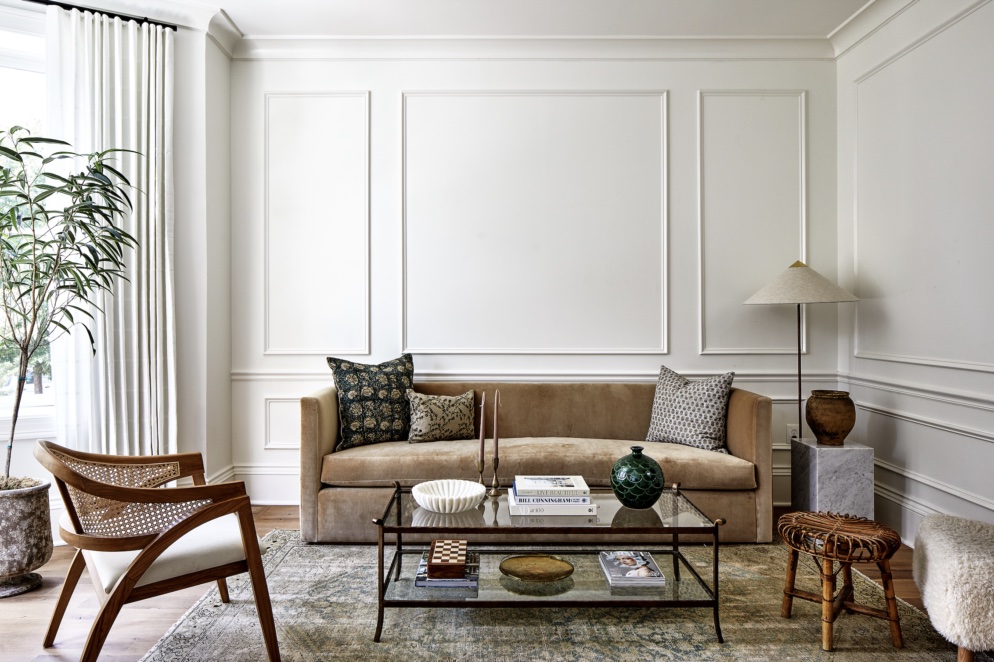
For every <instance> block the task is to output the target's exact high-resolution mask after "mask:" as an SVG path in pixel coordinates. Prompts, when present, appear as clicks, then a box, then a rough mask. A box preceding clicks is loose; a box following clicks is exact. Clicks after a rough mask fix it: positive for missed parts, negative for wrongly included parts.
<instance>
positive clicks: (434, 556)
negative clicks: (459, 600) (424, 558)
mask: <svg viewBox="0 0 994 662" xmlns="http://www.w3.org/2000/svg"><path fill="white" fill-rule="evenodd" d="M466 546H467V542H466V541H465V540H432V541H431V549H430V550H429V554H428V577H430V578H432V579H438V578H442V577H445V578H456V579H458V578H461V577H464V576H465V574H466Z"/></svg>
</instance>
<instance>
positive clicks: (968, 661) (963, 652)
mask: <svg viewBox="0 0 994 662" xmlns="http://www.w3.org/2000/svg"><path fill="white" fill-rule="evenodd" d="M956 662H973V651H972V650H970V649H969V648H963V647H962V646H960V647H959V650H957V651H956Z"/></svg>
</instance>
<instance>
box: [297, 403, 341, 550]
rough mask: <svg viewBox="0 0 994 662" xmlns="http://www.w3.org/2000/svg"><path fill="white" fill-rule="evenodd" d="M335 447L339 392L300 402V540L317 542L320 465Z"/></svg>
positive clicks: (336, 441)
mask: <svg viewBox="0 0 994 662" xmlns="http://www.w3.org/2000/svg"><path fill="white" fill-rule="evenodd" d="M336 443H338V390H337V389H336V388H335V387H334V386H329V387H327V388H323V389H321V390H320V391H318V392H316V393H312V394H311V395H308V396H306V397H303V398H301V399H300V538H301V540H303V541H304V542H315V541H316V540H318V492H320V491H321V464H322V462H323V459H324V456H325V455H327V454H328V453H330V452H331V451H332V450H333V449H334V448H335V444H336Z"/></svg>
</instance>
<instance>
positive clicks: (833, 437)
mask: <svg viewBox="0 0 994 662" xmlns="http://www.w3.org/2000/svg"><path fill="white" fill-rule="evenodd" d="M804 419H805V420H806V421H807V422H808V427H810V428H811V431H812V432H813V433H814V435H815V439H817V440H818V443H819V444H824V445H825V446H841V445H842V444H843V443H844V442H845V440H846V435H848V434H849V433H850V432H852V429H853V426H855V425H856V405H854V404H853V401H852V399H850V397H849V393H848V392H847V391H811V397H809V398H808V403H807V405H806V406H805V409H804Z"/></svg>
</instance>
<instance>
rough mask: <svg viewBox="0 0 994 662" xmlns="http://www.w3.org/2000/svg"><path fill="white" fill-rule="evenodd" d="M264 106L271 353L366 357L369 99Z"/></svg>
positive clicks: (341, 95) (312, 99) (270, 101)
mask: <svg viewBox="0 0 994 662" xmlns="http://www.w3.org/2000/svg"><path fill="white" fill-rule="evenodd" d="M265 104H266V118H265V123H266V138H265V140H266V155H265V160H266V162H265V182H266V183H265V189H266V203H265V204H266V207H265V208H266V216H265V236H266V243H265V251H266V255H265V267H264V268H265V324H266V330H265V344H266V346H265V352H264V353H265V354H307V355H312V354H313V355H321V356H326V355H328V354H368V353H369V93H368V92H328V93H313V94H312V93H294V94H275V93H269V94H266V95H265ZM236 222H237V221H236ZM329 264H333V265H334V272H332V271H331V270H329V269H328V265H329ZM299 288H308V289H309V290H311V293H320V304H318V302H317V301H314V300H313V299H312V300H311V302H312V304H313V305H307V306H301V305H300V302H301V300H302V298H301V297H296V296H290V293H292V292H296V291H297V290H298V289H299ZM303 300H306V299H303Z"/></svg>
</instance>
